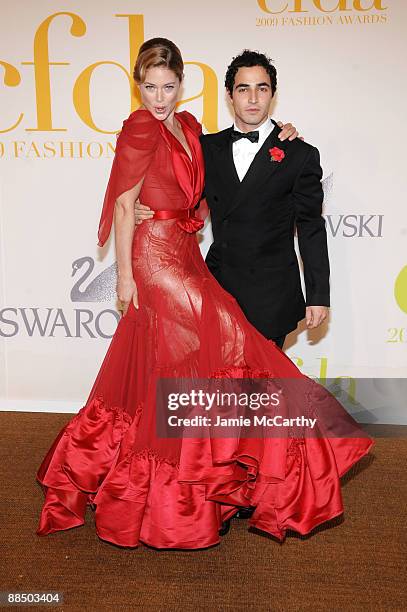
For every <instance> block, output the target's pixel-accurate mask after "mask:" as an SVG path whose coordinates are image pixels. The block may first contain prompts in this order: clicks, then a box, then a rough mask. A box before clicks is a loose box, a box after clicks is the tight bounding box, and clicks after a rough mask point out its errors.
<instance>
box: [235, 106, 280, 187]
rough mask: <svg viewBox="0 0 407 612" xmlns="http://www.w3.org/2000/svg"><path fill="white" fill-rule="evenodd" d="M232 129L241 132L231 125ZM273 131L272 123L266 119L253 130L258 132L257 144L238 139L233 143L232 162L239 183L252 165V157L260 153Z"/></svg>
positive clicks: (245, 139)
mask: <svg viewBox="0 0 407 612" xmlns="http://www.w3.org/2000/svg"><path fill="white" fill-rule="evenodd" d="M233 129H234V130H236V131H237V132H241V131H242V130H239V128H238V127H236V125H233ZM273 129H274V123H272V122H271V119H270V118H268V119H266V121H265V122H264V123H262V124H261V125H260V126H259V127H258V128H256V129H255V130H253V131H258V132H259V142H250V140H249V139H248V138H240V139H239V140H236V142H234V143H233V145H232V150H233V161H234V163H235V168H236V172H237V175H238V177H239V179H240V181H242V180H243V178H244V176H245V174H246V172H247V171H248V169H249V168H250V164H251V163H252V161H253V159H254V156H255V155H256V153H257V152H258V151H260V149H261V147H262V146H263V143H264V141H265V140H266V138H267V136H269V134H271V132H272V131H273Z"/></svg>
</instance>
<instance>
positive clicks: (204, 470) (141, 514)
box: [37, 110, 373, 549]
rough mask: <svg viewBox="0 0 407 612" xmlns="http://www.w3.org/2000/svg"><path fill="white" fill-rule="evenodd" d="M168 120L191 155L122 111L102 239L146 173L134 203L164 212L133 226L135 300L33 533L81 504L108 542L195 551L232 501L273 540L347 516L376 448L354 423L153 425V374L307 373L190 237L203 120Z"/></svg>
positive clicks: (62, 451)
mask: <svg viewBox="0 0 407 612" xmlns="http://www.w3.org/2000/svg"><path fill="white" fill-rule="evenodd" d="M176 117H177V119H178V121H179V122H180V124H181V126H182V129H183V131H184V134H185V137H186V139H187V142H188V145H189V148H190V150H191V153H192V161H191V160H190V158H189V156H188V155H187V153H186V151H185V149H184V148H183V146H182V145H181V144H180V142H179V141H178V140H177V139H176V138H175V137H174V136H173V135H172V134H171V132H170V131H169V130H168V129H167V128H166V126H165V125H164V123H163V122H161V121H159V120H157V119H155V118H154V117H153V116H152V115H151V114H150V113H149V112H148V111H147V110H137V111H135V112H134V113H132V114H131V115H130V117H129V118H128V119H127V120H126V121H125V122H124V123H123V129H122V131H121V133H120V136H119V138H118V141H117V149H116V155H115V159H114V162H113V166H112V171H111V175H110V180H109V184H108V188H107V191H106V196H105V200H104V206H103V211H102V216H101V222H100V227H99V244H100V245H103V244H104V242H105V241H106V239H107V237H108V236H109V233H110V229H111V225H112V219H113V211H114V203H115V200H116V198H117V197H118V195H120V194H121V193H123V192H124V191H127V190H128V189H130V188H131V187H133V186H134V185H136V184H137V183H138V182H139V181H140V180H141V179H142V178H143V177H144V182H143V185H142V189H141V193H140V201H141V202H143V203H146V204H148V205H149V206H150V207H151V208H154V209H155V210H156V211H161V212H159V213H156V214H157V216H156V218H153V219H152V220H148V221H144V222H143V223H142V224H141V225H140V226H138V227H137V228H136V231H135V233H134V240H133V247H132V265H133V273H134V279H135V280H136V283H137V287H138V295H139V304H140V307H139V310H136V309H135V307H134V305H133V303H132V302H131V303H130V306H129V309H128V311H127V313H126V315H125V316H124V317H122V319H121V320H120V322H119V324H118V327H117V330H116V332H115V334H114V336H113V338H112V340H111V343H110V346H109V348H108V351H107V354H106V356H105V358H104V361H103V363H102V366H101V368H100V370H99V373H98V375H97V378H96V381H95V383H94V385H93V388H92V390H91V392H90V395H89V398H88V400H87V402H86V404H85V405H84V407H83V408H81V410H80V411H79V412H78V414H76V415H75V416H74V417H73V418H72V419H71V420H70V421H69V422H68V423H67V425H66V426H65V427H64V428H63V429H62V430H61V432H60V433H59V435H58V436H57V438H56V439H55V441H54V443H53V444H52V446H51V448H50V449H49V451H48V453H47V455H46V456H45V458H44V460H43V462H42V464H41V466H40V468H39V470H38V473H37V479H38V481H39V482H40V483H41V485H42V488H43V490H44V493H45V501H44V505H43V508H42V511H41V516H40V521H39V526H38V530H37V534H38V535H42V536H44V535H47V534H50V533H53V532H56V531H60V530H63V529H69V528H72V527H76V526H79V525H83V524H84V517H85V512H86V509H87V507H88V506H90V507H91V508H92V509H94V510H95V525H96V532H97V535H98V536H99V537H100V538H101V539H103V540H106V541H108V542H111V543H113V544H116V545H119V546H130V547H135V546H137V545H138V544H139V543H140V542H142V543H145V544H147V545H150V546H153V547H156V548H184V549H195V548H204V547H208V546H211V545H214V544H216V543H218V542H219V535H218V530H219V528H220V526H221V523H222V521H223V520H225V519H227V518H229V517H231V516H232V515H233V514H234V513H235V512H236V510H237V506H249V505H253V506H256V509H255V512H254V514H253V516H252V518H251V519H250V520H249V524H250V525H252V526H254V527H256V528H258V529H261V530H263V531H265V532H268V533H270V534H272V535H273V536H275V537H277V538H278V539H279V540H283V539H284V536H285V533H286V530H287V529H290V530H294V531H297V532H299V533H301V534H306V533H308V532H309V531H311V530H312V529H313V528H314V527H315V526H317V525H319V524H320V523H323V522H324V521H327V520H329V519H332V518H333V517H335V516H338V515H339V514H341V513H342V512H343V504H342V496H341V487H340V480H339V479H340V476H342V475H343V474H344V473H345V472H346V471H347V470H349V468H350V467H351V466H352V465H353V464H354V463H355V462H356V461H358V460H359V459H360V458H361V457H362V456H364V455H365V454H366V453H368V451H369V449H370V448H371V446H372V444H373V441H372V440H371V438H369V437H368V436H366V435H365V434H364V433H363V432H362V430H360V429H359V428H358V426H357V424H356V423H355V422H354V421H353V420H352V423H353V425H354V432H356V435H353V436H352V437H348V438H343V437H342V438H335V437H324V436H322V437H318V438H313V439H308V438H298V437H286V438H285V439H280V438H279V439H276V438H272V437H271V438H261V439H259V438H251V439H250V438H246V439H244V438H239V437H235V438H227V439H211V438H204V437H202V438H200V439H198V440H197V439H191V438H186V437H185V438H172V439H169V438H160V437H158V436H157V435H156V433H155V418H154V417H155V389H156V383H157V380H158V379H159V378H160V377H166V378H173V377H182V378H191V379H196V378H211V377H215V378H224V377H226V378H229V379H230V378H232V379H234V378H242V377H245V378H246V377H247V378H250V377H255V378H256V377H265V376H267V377H270V378H273V377H279V378H280V379H281V378H294V379H295V378H298V379H304V380H306V381H309V379H307V377H305V376H304V375H303V374H301V373H300V372H299V370H298V369H297V368H296V366H295V365H294V364H293V363H292V362H291V361H290V359H289V358H288V357H287V356H286V355H285V354H284V353H283V352H282V351H281V350H280V349H279V348H277V347H276V346H275V344H274V343H273V342H272V341H269V340H266V339H265V338H264V337H263V336H262V335H261V334H260V333H259V332H258V331H257V330H256V329H255V328H254V327H253V326H252V325H251V324H250V323H249V322H248V321H247V319H246V318H245V316H244V315H243V313H242V311H241V309H240V308H239V306H238V304H237V302H236V300H235V299H234V298H233V297H232V296H231V295H230V294H228V293H227V292H226V291H225V290H224V289H223V288H222V287H221V286H220V285H219V284H218V282H217V281H216V280H215V278H214V277H213V276H212V275H211V273H210V272H209V270H208V268H207V266H206V264H205V262H204V260H203V258H202V255H201V252H200V249H199V246H198V242H197V238H196V233H195V232H196V231H197V230H198V229H200V228H201V227H202V224H203V222H202V220H200V219H197V218H196V217H195V216H194V214H191V211H192V210H193V209H194V207H195V205H196V204H197V202H198V201H199V198H200V195H201V192H202V189H203V181H204V164H203V157H202V152H201V147H200V142H199V136H200V134H201V125H200V124H199V123H198V122H197V121H196V119H195V118H194V117H193V116H192V115H191V114H189V113H188V112H185V111H184V112H180V113H177V114H176ZM171 211H172V212H171ZM172 213H173V214H172ZM171 217H173V218H171ZM310 382H311V381H310ZM312 385H313V388H314V387H315V389H316V393H314V397H315V406H314V407H313V406H312V405H311V406H310V408H311V409H314V411H317V410H318V408H317V404H318V393H320V394H321V393H322V395H323V394H324V393H327V392H325V390H324V389H323V388H322V387H320V386H319V385H317V384H316V383H312ZM312 385H311V386H312ZM321 389H322V391H321ZM318 390H319V391H318ZM308 397H311V398H312V397H313V395H312V393H311V395H309V396H308ZM335 402H336V400H335ZM337 410H338V414H339V413H340V411H341V410H343V409H342V408H341V406H340V405H339V404H338V408H337ZM349 418H350V417H349ZM358 432H360V435H358Z"/></svg>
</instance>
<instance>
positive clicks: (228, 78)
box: [225, 49, 277, 96]
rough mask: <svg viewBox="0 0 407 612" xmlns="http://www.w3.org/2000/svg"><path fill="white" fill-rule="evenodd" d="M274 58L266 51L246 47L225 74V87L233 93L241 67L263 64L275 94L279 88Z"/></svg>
mask: <svg viewBox="0 0 407 612" xmlns="http://www.w3.org/2000/svg"><path fill="white" fill-rule="evenodd" d="M272 61H273V60H272V59H270V58H269V57H267V55H265V54H264V53H259V52H258V51H250V49H244V51H242V53H241V54H240V55H237V56H236V57H234V58H233V60H232V62H231V63H230V64H229V66H228V69H227V71H226V75H225V87H226V89H227V90H228V92H229V94H230V95H232V94H233V87H234V84H235V77H236V73H237V71H238V70H239V68H251V67H252V66H262V67H263V68H264V70H266V72H267V73H268V75H269V77H270V82H271V91H272V94H273V96H274V94H275V93H276V89H277V70H276V69H275V67H274V66H273V64H272Z"/></svg>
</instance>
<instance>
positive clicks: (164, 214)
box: [153, 208, 204, 234]
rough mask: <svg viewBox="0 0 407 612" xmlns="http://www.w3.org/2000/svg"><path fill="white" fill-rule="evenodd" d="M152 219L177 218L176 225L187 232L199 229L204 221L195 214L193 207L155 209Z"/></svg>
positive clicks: (190, 232)
mask: <svg viewBox="0 0 407 612" xmlns="http://www.w3.org/2000/svg"><path fill="white" fill-rule="evenodd" d="M153 219H157V220H159V219H161V220H165V219H179V221H178V225H179V226H180V227H181V229H183V230H184V231H186V232H188V233H189V234H192V233H193V232H197V231H199V230H200V229H202V228H203V226H204V221H203V220H201V219H198V218H197V217H196V216H195V210H194V209H193V208H187V209H185V208H184V209H180V210H156V211H155V212H154V216H153Z"/></svg>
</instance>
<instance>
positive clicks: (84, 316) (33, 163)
mask: <svg viewBox="0 0 407 612" xmlns="http://www.w3.org/2000/svg"><path fill="white" fill-rule="evenodd" d="M0 7H1V22H0V74H1V83H0V88H1V94H0V101H1V102H0V104H1V112H0V168H1V172H0V240H1V244H0V288H1V298H0V372H1V378H0V408H1V409H6V410H38V411H42V410H49V411H67V412H75V411H76V410H78V408H80V406H81V405H83V403H84V401H85V400H86V397H87V395H88V393H89V391H90V388H91V386H92V384H93V380H94V378H95V376H96V374H97V371H98V369H99V367H100V364H101V361H102V359H103V356H104V354H105V352H106V350H107V348H108V344H109V341H110V338H111V337H112V335H113V333H114V330H115V328H116V325H117V322H118V320H119V316H120V315H119V312H118V311H117V309H116V299H115V256H114V244H113V241H112V240H110V241H109V243H108V245H107V246H105V247H104V248H103V249H100V248H98V247H97V236H96V234H97V225H98V220H99V215H100V210H101V204H102V201H103V195H104V191H105V188H106V183H107V180H108V176H109V172H110V167H111V163H112V159H113V156H114V148H115V142H116V138H115V133H116V132H117V131H118V130H119V129H120V128H121V125H122V121H123V119H125V118H126V117H127V116H128V115H129V113H130V112H131V111H133V110H135V109H136V108H137V107H138V106H139V100H138V98H137V91H136V90H135V88H134V87H133V83H132V78H131V74H132V68H133V65H134V62H135V58H136V55H137V52H138V49H139V47H140V45H141V44H142V43H143V41H144V40H146V39H148V38H151V37H153V36H165V37H167V38H170V39H172V40H174V42H176V43H177V44H178V46H179V47H180V48H181V50H182V52H183V56H184V60H185V62H186V66H185V83H184V88H183V94H182V101H181V103H180V109H187V110H189V111H190V112H192V113H194V114H195V116H196V117H197V118H198V119H199V120H201V121H202V123H203V125H204V130H205V131H206V132H216V131H218V130H220V129H223V128H225V127H228V126H229V125H231V123H232V120H233V119H232V115H231V111H230V107H229V105H228V102H227V98H226V95H225V90H224V73H225V70H226V68H227V65H228V63H229V62H230V61H231V59H232V57H233V56H234V55H236V54H238V53H239V52H240V51H241V50H242V49H243V48H251V49H256V50H260V51H264V52H266V53H267V54H268V55H269V56H271V57H272V58H273V59H274V62H275V65H276V68H277V71H278V92H277V95H276V97H275V99H274V102H273V106H272V108H271V114H272V116H273V117H274V118H275V119H277V120H282V121H284V122H287V121H290V122H292V123H293V124H294V125H296V126H297V128H298V129H299V131H300V133H301V135H303V136H304V138H305V139H306V140H307V141H309V142H310V143H312V144H314V145H315V146H317V147H318V148H319V150H320V153H321V163H322V165H323V169H324V179H323V185H324V191H325V204H324V216H325V219H326V227H327V232H328V240H329V251H330V259H331V270H332V272H331V285H332V308H331V313H330V320H329V322H328V323H327V325H326V326H325V327H324V328H323V329H320V330H317V331H315V332H312V333H311V332H308V331H307V330H306V329H305V327H304V326H303V325H300V327H299V329H298V330H297V331H296V332H294V333H293V334H291V335H290V337H289V338H288V340H287V345H286V346H287V353H288V355H289V356H290V357H291V358H292V359H293V360H294V361H295V362H296V363H297V364H298V366H299V367H300V368H301V370H302V371H304V372H305V373H306V374H308V375H310V376H314V377H316V378H319V379H320V380H321V381H322V382H324V381H327V380H330V379H337V382H338V381H339V382H340V381H342V383H343V384H344V385H345V386H346V385H347V386H348V389H349V390H350V393H351V395H352V397H353V398H354V400H355V405H359V406H360V410H361V411H363V410H367V412H368V418H369V419H370V420H372V421H381V422H389V423H391V422H407V420H406V412H407V411H406V410H405V409H404V406H403V405H402V402H401V398H400V394H397V392H396V393H395V396H394V400H392V402H391V404H390V407H389V404H388V402H387V403H386V401H385V399H384V397H385V396H386V397H388V394H389V389H391V380H394V384H397V383H396V379H401V378H403V377H405V376H406V373H407V368H406V363H407V248H406V247H407V215H406V202H405V191H406V190H405V187H406V175H407V172H406V169H405V153H404V150H405V142H406V137H407V133H406V131H407V130H406V123H405V110H404V109H405V106H404V105H405V99H406V93H407V86H406V82H405V74H406V72H405V57H407V49H406V42H405V40H406V37H405V27H406V18H407V3H406V2H404V0H224V1H223V2H217V1H215V0H207V1H206V2H189V1H187V0H174V1H173V2H167V1H166V0H138V1H137V2H134V0H119V1H117V0H115V1H114V0H86V2H80V1H79V0H77V1H75V0H65V1H64V2H58V1H55V0H53V1H51V0H36V2H25V1H24V0H14V2H9V1H6V0H1V2H0ZM210 243H211V227H210V223H208V224H207V226H206V228H205V231H204V232H203V234H202V237H201V242H200V246H201V249H202V252H203V254H204V255H205V254H206V251H207V249H208V247H209V245H210ZM361 378H367V379H374V380H375V381H376V383H375V384H376V389H377V393H378V395H377V398H376V399H375V400H374V401H373V400H372V401H371V402H370V405H369V406H367V405H366V402H365V403H363V402H361V401H360V398H359V399H358V397H357V390H358V380H359V379H361ZM386 381H387V382H386ZM342 383H341V384H342ZM383 390H384V391H383ZM393 390H394V388H393ZM396 391H397V389H396ZM358 402H359V404H358Z"/></svg>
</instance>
